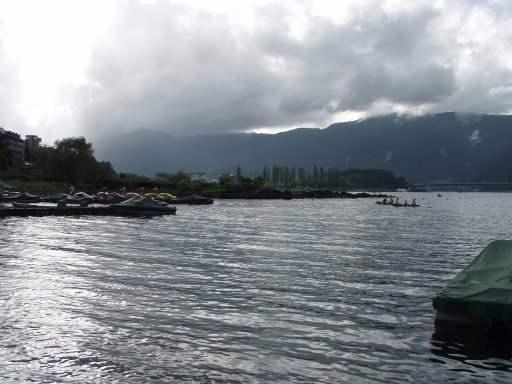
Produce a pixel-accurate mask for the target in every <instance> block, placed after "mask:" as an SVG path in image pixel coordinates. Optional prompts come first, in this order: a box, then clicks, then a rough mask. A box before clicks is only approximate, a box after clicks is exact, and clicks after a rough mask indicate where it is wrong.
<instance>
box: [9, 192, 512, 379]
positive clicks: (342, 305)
mask: <svg viewBox="0 0 512 384" xmlns="http://www.w3.org/2000/svg"><path fill="white" fill-rule="evenodd" d="M402 196H403V197H404V198H405V197H407V198H412V197H413V196H412V195H411V194H407V193H404V194H402ZM414 197H416V198H417V200H418V203H419V204H420V205H421V207H419V208H411V209H400V208H394V207H386V206H377V205H376V204H375V199H359V200H318V199H316V200H292V201H267V200H263V201H250V200H243V201H242V200H234V201H230V200H227V201H225V200H217V201H216V202H215V204H214V205H213V206H196V207H194V206H179V209H178V212H177V215H176V216H167V217H162V218H154V219H150V220H148V219H130V218H119V217H83V218H79V219H78V218H66V217H35V218H6V219H2V220H0V234H1V235H0V304H1V307H0V381H1V382H14V383H16V382H20V383H21V382H40V383H45V382H52V383H53V382H94V383H112V382H123V383H141V382H324V383H333V382H337V383H342V382H346V383H353V382H364V383H381V382H386V383H391V382H396V383H402V382H425V383H427V382H428V383H430V382H447V381H453V382H484V381H485V382H509V381H510V380H511V379H512V373H510V371H511V369H512V362H511V359H512V352H511V351H510V350H509V349H508V348H506V347H505V346H501V347H500V345H496V344H492V343H491V344H489V343H490V341H489V340H471V339H468V338H465V339H460V338H455V337H454V335H452V334H450V335H443V334H440V333H439V332H436V333H435V332H434V331H435V330H434V325H433V320H434V312H433V310H432V304H431V299H432V297H433V296H434V295H435V292H436V291H437V290H438V289H440V288H441V287H442V286H443V285H444V284H445V283H446V281H448V280H449V279H450V278H451V277H453V276H454V274H455V273H456V272H458V271H459V270H460V269H462V268H464V267H465V266H467V264H468V263H469V262H470V261H471V260H472V259H473V258H474V257H476V255H477V254H478V253H479V252H480V251H481V250H482V249H483V248H484V247H485V246H486V245H487V244H488V243H489V242H490V241H492V240H494V239H501V238H503V239H505V238H509V239H510V238H511V225H510V215H509V214H510V212H511V211H512V199H511V198H510V195H509V194H487V193H473V194H457V193H446V194H443V196H442V197H438V196H437V194H430V193H423V194H416V196H414Z"/></svg>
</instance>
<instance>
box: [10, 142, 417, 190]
mask: <svg viewBox="0 0 512 384" xmlns="http://www.w3.org/2000/svg"><path fill="white" fill-rule="evenodd" d="M1 136H2V135H0V169H8V168H9V167H11V166H12V165H13V164H12V156H11V154H10V153H9V148H8V147H7V143H6V142H5V141H4V140H2V137H1ZM26 157H27V160H29V161H30V162H31V166H30V167H29V169H28V171H27V172H26V173H25V177H28V178H29V179H31V180H42V181H49V182H70V183H82V184H90V185H95V186H99V185H103V184H104V185H110V186H112V187H114V186H126V187H129V186H130V187H135V186H136V185H139V186H143V187H149V186H150V185H154V184H155V182H159V183H161V184H163V185H165V186H167V187H168V188H172V189H174V190H189V191H201V190H204V189H205V188H212V187H215V188H222V189H230V190H240V191H245V190H252V189H262V188H280V189H283V188H284V189H300V188H317V189H322V188H325V189H344V190H347V189H355V188H373V189H396V188H405V187H407V181H406V180H405V179H404V178H402V177H395V175H394V174H393V173H392V172H390V171H386V170H382V169H347V170H344V171H342V170H340V169H338V168H337V167H329V168H324V167H323V166H317V165H314V166H313V167H312V168H311V169H306V168H305V167H304V166H299V167H295V166H286V165H279V164H274V165H272V166H267V165H265V166H264V167H263V171H262V173H261V174H260V175H257V176H255V177H244V176H242V170H241V168H240V166H237V167H236V175H234V176H233V177H227V176H222V177H220V178H219V179H218V180H217V182H216V183H211V182H210V183H208V182H205V181H191V180H190V179H189V178H188V175H187V174H186V173H184V172H183V171H179V172H177V173H175V174H168V173H164V172H160V173H156V174H155V178H146V177H144V176H139V175H135V174H126V173H120V174H119V175H118V174H117V173H116V172H115V171H114V169H113V167H112V165H111V164H110V162H105V161H97V160H96V159H95V157H94V151H93V148H92V144H91V143H89V142H87V141H86V139H85V138H84V137H69V138H64V139H62V140H57V141H56V142H55V144H54V145H53V146H43V147H40V148H36V149H34V150H31V151H30V152H28V153H27V154H26ZM213 184H215V185H213Z"/></svg>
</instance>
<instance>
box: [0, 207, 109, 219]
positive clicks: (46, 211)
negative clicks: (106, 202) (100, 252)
mask: <svg viewBox="0 0 512 384" xmlns="http://www.w3.org/2000/svg"><path fill="white" fill-rule="evenodd" d="M113 215H114V210H113V209H112V207H110V206H101V207H80V206H66V207H58V206H34V207H23V208H18V207H15V208H0V218H1V217H27V216H113Z"/></svg>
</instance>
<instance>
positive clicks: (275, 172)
mask: <svg viewBox="0 0 512 384" xmlns="http://www.w3.org/2000/svg"><path fill="white" fill-rule="evenodd" d="M261 178H262V180H263V184H264V185H265V186H267V187H272V188H332V189H350V188H382V189H385V188H393V189H396V188H406V187H407V181H406V180H405V179H404V178H403V177H395V175H394V174H393V172H390V171H386V170H383V169H347V170H345V171H342V170H339V169H338V168H337V167H329V168H324V167H323V166H317V165H314V166H313V167H312V169H311V170H307V169H306V168H305V167H303V166H300V167H298V168H296V167H295V166H286V165H279V164H274V165H272V166H267V165H265V166H264V167H263V171H262V174H261Z"/></svg>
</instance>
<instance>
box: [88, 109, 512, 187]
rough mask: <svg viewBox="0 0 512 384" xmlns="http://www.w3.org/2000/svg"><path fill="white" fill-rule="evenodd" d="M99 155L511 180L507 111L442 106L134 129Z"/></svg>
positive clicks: (133, 164) (154, 166) (150, 168)
mask: <svg viewBox="0 0 512 384" xmlns="http://www.w3.org/2000/svg"><path fill="white" fill-rule="evenodd" d="M93 145H94V148H95V152H96V155H97V157H98V158H99V159H100V160H105V161H110V162H111V163H112V165H113V166H114V168H115V169H116V171H118V172H131V173H139V174H143V175H154V174H155V173H156V172H167V173H172V172H176V171H178V170H184V171H186V172H205V173H207V174H209V175H210V176H211V177H215V176H216V175H218V174H219V173H223V172H234V170H235V168H236V167H237V166H238V165H240V167H241V168H242V170H243V172H244V173H247V174H250V173H260V172H261V171H262V169H263V167H264V166H265V165H272V164H281V165H288V166H296V167H299V166H304V167H306V168H307V169H311V168H312V167H313V166H314V165H317V166H323V167H324V168H329V167H333V166H335V167H337V168H338V169H341V170H345V169H349V168H377V169H386V170H389V171H392V172H393V173H395V175H396V176H403V177H405V178H406V179H407V180H408V181H410V182H428V181H434V180H446V179H452V180H455V181H507V180H509V179H511V180H512V165H511V163H510V162H508V163H506V160H507V159H512V116H510V115H474V114H460V113H455V112H445V113H439V114H430V115H423V116H415V117H405V116H400V115H395V114H390V115H385V116H380V117H371V118H367V119H362V120H357V121H354V122H344V123H334V124H331V125H329V126H328V127H326V128H323V129H320V128H297V129H294V130H290V131H286V132H281V133H278V134H260V133H218V134H203V135H197V136H189V137H183V138H180V137H174V136H173V135H171V134H170V133H167V132H165V131H154V130H138V131H135V132H132V133H129V134H125V135H121V136H118V137H113V138H111V139H107V140H103V141H101V142H97V143H93Z"/></svg>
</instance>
